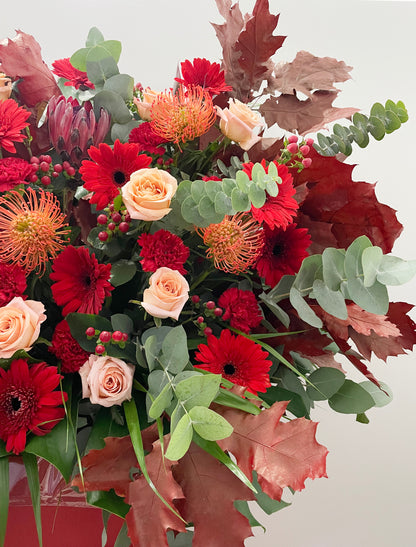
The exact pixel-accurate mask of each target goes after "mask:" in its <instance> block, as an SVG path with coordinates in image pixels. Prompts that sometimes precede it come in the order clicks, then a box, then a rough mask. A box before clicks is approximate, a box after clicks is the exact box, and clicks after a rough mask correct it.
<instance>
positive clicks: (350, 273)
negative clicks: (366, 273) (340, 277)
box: [344, 236, 373, 280]
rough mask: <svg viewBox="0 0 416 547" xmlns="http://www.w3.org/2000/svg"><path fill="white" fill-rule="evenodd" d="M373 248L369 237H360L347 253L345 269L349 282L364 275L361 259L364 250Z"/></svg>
mask: <svg viewBox="0 0 416 547" xmlns="http://www.w3.org/2000/svg"><path fill="white" fill-rule="evenodd" d="M372 246H373V245H372V243H371V241H370V240H369V239H368V237H367V236H360V237H357V238H356V239H355V240H354V241H353V242H352V243H351V245H350V246H349V247H348V249H347V250H346V251H345V264H344V267H345V274H346V276H347V280H349V279H355V278H356V277H359V276H362V275H363V268H362V263H361V257H362V254H363V251H364V249H367V248H368V247H372Z"/></svg>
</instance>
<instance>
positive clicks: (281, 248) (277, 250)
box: [272, 243, 285, 256]
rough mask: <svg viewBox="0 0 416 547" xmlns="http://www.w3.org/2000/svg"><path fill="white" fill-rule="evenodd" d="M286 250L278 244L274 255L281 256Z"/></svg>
mask: <svg viewBox="0 0 416 547" xmlns="http://www.w3.org/2000/svg"><path fill="white" fill-rule="evenodd" d="M284 250H285V248H284V246H283V245H281V244H280V243H277V244H276V245H275V246H274V247H273V251H272V253H273V254H274V256H279V255H281V254H282V253H283V252H284Z"/></svg>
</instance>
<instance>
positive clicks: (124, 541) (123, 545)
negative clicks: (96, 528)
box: [114, 523, 131, 547]
mask: <svg viewBox="0 0 416 547" xmlns="http://www.w3.org/2000/svg"><path fill="white" fill-rule="evenodd" d="M127 533H128V530H127V524H126V523H124V524H123V526H122V527H121V528H120V532H119V533H118V536H117V538H116V542H115V543H114V547H130V545H131V541H130V538H129V536H128V535H127Z"/></svg>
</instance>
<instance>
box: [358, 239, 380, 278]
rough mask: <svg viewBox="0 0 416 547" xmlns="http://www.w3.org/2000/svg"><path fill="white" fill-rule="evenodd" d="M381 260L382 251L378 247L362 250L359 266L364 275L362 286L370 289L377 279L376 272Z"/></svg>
mask: <svg viewBox="0 0 416 547" xmlns="http://www.w3.org/2000/svg"><path fill="white" fill-rule="evenodd" d="M382 258H383V251H382V250H381V248H380V247H367V248H366V249H364V250H363V253H362V256H361V264H362V268H363V274H364V286H365V287H371V286H372V285H373V284H374V283H375V281H376V277H377V271H378V268H379V266H380V263H381V260H382Z"/></svg>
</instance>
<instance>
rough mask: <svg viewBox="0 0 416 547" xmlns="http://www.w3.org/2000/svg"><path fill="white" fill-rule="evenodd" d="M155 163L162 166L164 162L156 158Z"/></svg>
mask: <svg viewBox="0 0 416 547" xmlns="http://www.w3.org/2000/svg"><path fill="white" fill-rule="evenodd" d="M156 163H157V164H158V165H163V164H164V163H165V162H164V161H163V158H157V160H156Z"/></svg>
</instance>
